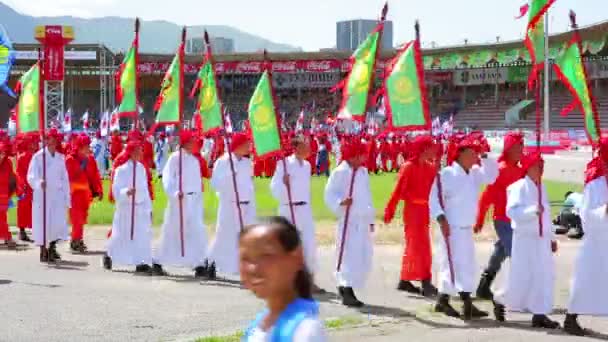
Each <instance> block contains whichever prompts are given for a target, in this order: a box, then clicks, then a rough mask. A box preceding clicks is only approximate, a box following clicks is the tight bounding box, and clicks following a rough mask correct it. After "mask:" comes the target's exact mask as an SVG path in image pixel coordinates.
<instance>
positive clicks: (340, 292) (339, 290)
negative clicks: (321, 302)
mask: <svg viewBox="0 0 608 342" xmlns="http://www.w3.org/2000/svg"><path fill="white" fill-rule="evenodd" d="M338 296H340V298H342V297H344V288H343V287H342V286H338Z"/></svg>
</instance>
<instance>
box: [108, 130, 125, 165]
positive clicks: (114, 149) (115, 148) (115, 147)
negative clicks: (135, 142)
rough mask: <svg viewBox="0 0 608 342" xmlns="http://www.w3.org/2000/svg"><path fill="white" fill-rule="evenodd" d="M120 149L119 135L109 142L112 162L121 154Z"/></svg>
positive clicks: (120, 140) (120, 139)
mask: <svg viewBox="0 0 608 342" xmlns="http://www.w3.org/2000/svg"><path fill="white" fill-rule="evenodd" d="M122 148H123V146H122V138H121V137H120V135H113V136H112V139H111V140H110V157H111V158H112V161H114V160H115V159H116V157H118V155H119V154H120V152H122Z"/></svg>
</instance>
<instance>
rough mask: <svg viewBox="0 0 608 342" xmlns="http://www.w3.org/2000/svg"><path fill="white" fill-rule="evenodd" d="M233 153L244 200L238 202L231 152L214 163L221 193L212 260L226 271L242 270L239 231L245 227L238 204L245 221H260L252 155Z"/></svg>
mask: <svg viewBox="0 0 608 342" xmlns="http://www.w3.org/2000/svg"><path fill="white" fill-rule="evenodd" d="M231 155H232V161H233V162H234V170H235V173H236V186H237V188H238V191H239V201H240V204H237V202H236V196H235V191H234V184H233V182H232V171H231V170H230V160H229V159H228V154H224V155H223V156H222V157H221V158H219V159H218V160H217V161H216V162H215V165H214V167H213V174H212V176H211V186H212V187H213V188H214V189H215V191H216V192H217V195H218V197H219V206H218V210H217V226H216V231H215V237H214V239H213V241H212V242H211V245H210V247H209V261H210V262H215V264H216V267H217V269H218V270H219V271H220V272H222V273H226V274H233V275H237V274H239V255H238V254H239V253H238V247H239V234H240V231H241V227H240V222H239V216H238V211H237V205H240V208H241V213H242V215H243V225H245V226H247V225H251V224H254V223H255V222H256V207H255V191H254V186H253V165H252V163H251V160H250V159H249V158H240V159H239V158H237V157H236V156H235V155H233V154H231Z"/></svg>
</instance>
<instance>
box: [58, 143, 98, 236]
mask: <svg viewBox="0 0 608 342" xmlns="http://www.w3.org/2000/svg"><path fill="white" fill-rule="evenodd" d="M90 163H91V160H90V159H89V158H88V157H81V156H79V155H78V154H76V153H72V154H70V155H68V157H67V158H66V160H65V166H66V169H67V171H68V177H69V180H70V196H71V200H72V207H71V208H70V222H71V223H72V241H76V240H82V239H83V229H84V225H85V224H86V223H87V218H88V215H89V206H90V205H91V201H92V200H93V196H92V193H91V186H90V185H89V176H88V174H87V168H89V165H88V164H90ZM93 163H94V162H93Z"/></svg>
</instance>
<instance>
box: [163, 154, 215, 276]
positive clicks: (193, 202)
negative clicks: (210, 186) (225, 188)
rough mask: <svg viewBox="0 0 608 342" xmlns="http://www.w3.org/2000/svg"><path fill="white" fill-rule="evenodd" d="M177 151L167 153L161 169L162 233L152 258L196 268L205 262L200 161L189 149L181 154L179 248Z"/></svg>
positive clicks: (172, 264) (178, 167) (178, 156)
mask: <svg viewBox="0 0 608 342" xmlns="http://www.w3.org/2000/svg"><path fill="white" fill-rule="evenodd" d="M180 153H181V152H179V151H178V152H175V153H173V154H172V155H171V157H169V160H168V161H167V164H166V165H165V168H164V169H163V189H164V190H165V193H166V194H167V198H168V201H167V203H168V205H167V209H166V210H165V218H164V221H163V226H162V237H161V241H160V244H159V246H158V248H157V249H156V254H155V257H154V262H155V263H157V264H161V265H171V266H183V267H191V268H196V267H198V266H202V265H203V264H204V263H205V259H206V257H207V230H206V228H205V224H204V222H203V217H204V211H203V183H202V176H201V171H200V170H201V169H200V163H199V161H198V159H197V158H196V157H195V156H193V155H192V154H191V153H188V152H186V151H184V152H183V154H182V193H183V194H184V197H183V199H182V200H181V206H182V217H183V227H182V229H183V242H184V243H183V248H184V255H183V256H182V235H181V231H180V200H179V197H178V194H179V189H180V187H179V181H180V177H179V173H180V171H179V169H180V166H179V159H180Z"/></svg>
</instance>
